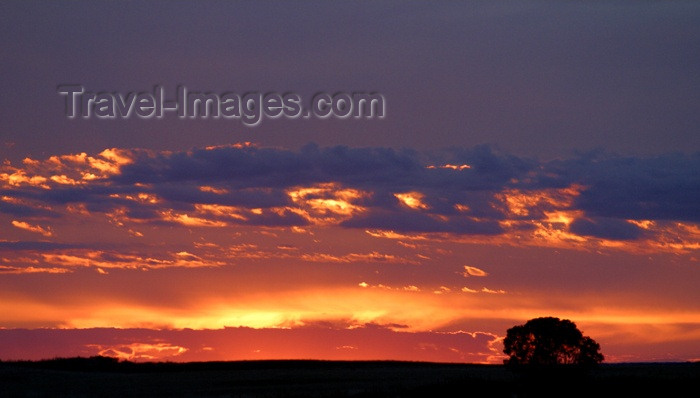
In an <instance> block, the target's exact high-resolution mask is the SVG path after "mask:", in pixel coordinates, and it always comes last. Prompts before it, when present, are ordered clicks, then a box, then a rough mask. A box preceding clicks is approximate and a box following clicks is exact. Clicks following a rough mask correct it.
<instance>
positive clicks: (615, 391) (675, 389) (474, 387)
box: [0, 358, 700, 397]
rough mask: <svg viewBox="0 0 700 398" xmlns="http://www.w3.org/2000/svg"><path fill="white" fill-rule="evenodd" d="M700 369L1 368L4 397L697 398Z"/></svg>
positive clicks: (74, 363) (93, 362) (85, 364)
mask: <svg viewBox="0 0 700 398" xmlns="http://www.w3.org/2000/svg"><path fill="white" fill-rule="evenodd" d="M699 389H700V363H661V364H611V365H602V366H600V367H598V368H597V369H594V370H590V371H587V372H579V371H570V370H558V371H547V372H537V373H532V372H530V373H528V374H524V373H521V372H517V373H516V372H512V371H511V370H509V369H507V368H505V367H503V366H499V365H468V364H436V363H420V362H415V363H412V362H390V361H388V362H384V361H378V362H336V361H332V362H331V361H249V362H247V361H244V362H203V363H185V364H177V363H145V364H135V363H131V362H116V361H115V360H111V359H109V358H90V359H85V358H71V359H58V360H50V361H39V362H0V396H2V397H92V396H101V397H133V396H138V397H151V396H167V397H424V396H425V397H451V396H460V397H542V396H552V397H570V396H577V397H578V396H580V397H586V396H590V397H607V396H615V397H620V396H621V397H639V396H642V397H684V396H688V397H697V396H700V395H698V394H699V392H700V390H699Z"/></svg>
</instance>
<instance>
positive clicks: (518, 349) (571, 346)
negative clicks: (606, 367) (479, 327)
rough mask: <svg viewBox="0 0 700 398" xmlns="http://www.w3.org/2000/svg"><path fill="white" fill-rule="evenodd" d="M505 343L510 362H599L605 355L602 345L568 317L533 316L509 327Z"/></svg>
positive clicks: (540, 363)
mask: <svg viewBox="0 0 700 398" xmlns="http://www.w3.org/2000/svg"><path fill="white" fill-rule="evenodd" d="M503 345H504V349H503V352H504V353H506V354H507V355H508V356H509V358H508V359H506V360H505V361H504V362H505V363H506V364H509V365H545V366H550V365H564V364H572V365H595V364H598V363H600V362H602V361H603V359H604V357H603V354H601V353H600V345H599V344H598V343H596V341H595V340H593V339H592V338H590V337H588V336H584V335H583V333H581V331H580V330H578V328H577V327H576V324H575V323H573V322H571V321H570V320H568V319H564V320H560V319H559V318H553V317H544V318H535V319H531V320H529V321H527V322H526V323H525V324H524V325H518V326H514V327H512V328H510V329H508V331H507V334H506V338H505V340H504V341H503Z"/></svg>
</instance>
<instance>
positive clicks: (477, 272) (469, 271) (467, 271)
mask: <svg viewBox="0 0 700 398" xmlns="http://www.w3.org/2000/svg"><path fill="white" fill-rule="evenodd" d="M462 275H464V277H469V276H487V275H488V272H486V271H484V270H482V269H480V268H477V267H472V266H469V265H465V266H464V272H463V273H462Z"/></svg>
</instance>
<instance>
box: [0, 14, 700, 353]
mask: <svg viewBox="0 0 700 398" xmlns="http://www.w3.org/2000/svg"><path fill="white" fill-rule="evenodd" d="M0 41H1V43H0V48H1V49H2V50H0V51H1V52H2V58H0V70H1V71H2V78H0V89H1V90H2V95H0V161H1V162H2V163H0V360H8V359H39V358H51V357H56V356H77V355H81V356H89V355H98V354H99V355H109V356H115V357H118V358H122V359H129V360H136V361H148V360H168V361H204V360H238V359H287V358H312V359H398V360H412V361H439V362H474V363H501V362H502V360H503V358H504V356H503V354H502V349H503V346H502V339H503V337H504V336H505V332H506V330H507V329H508V328H509V327H512V326H514V325H517V324H522V323H524V322H525V321H527V320H528V319H531V318H535V317H539V316H556V317H560V318H567V319H571V320H572V321H574V322H575V323H576V324H577V326H578V327H579V329H581V330H582V331H583V333H584V334H585V335H588V336H591V337H592V338H594V339H595V340H596V341H597V342H598V343H600V345H601V351H602V353H603V354H604V355H605V356H606V361H608V362H624V361H686V360H700V288H698V286H700V260H699V256H700V206H699V205H698V203H700V134H699V131H698V129H699V128H700V74H699V73H698V71H700V3H696V2H686V1H664V2H660V1H659V2H654V1H648V2H638V1H597V2H579V1H571V2H551V1H527V2H510V1H489V2H484V1H463V2H389V1H382V2H376V3H374V2H373V3H370V2H354V1H349V2H310V1H307V2H286V3H283V2H264V1H263V2H253V1H243V2H214V1H210V2H202V3H195V2H147V3H140V2H104V3H93V2H3V3H2V4H0ZM65 85H78V86H83V87H84V88H85V90H86V91H92V92H110V93H121V94H124V96H127V94H129V93H138V92H153V90H154V86H160V87H163V89H164V90H165V91H166V92H167V93H168V94H167V96H168V97H170V98H175V93H176V92H177V87H178V86H186V87H187V88H188V89H189V90H191V91H198V92H211V93H216V94H223V93H227V92H235V93H238V94H240V95H243V94H245V93H271V92H274V93H280V94H281V93H296V94H298V95H299V96H300V97H302V98H303V99H304V101H302V103H303V105H304V106H306V105H307V103H308V100H309V99H311V98H312V97H313V96H314V95H315V94H316V93H320V92H323V93H329V94H334V93H338V92H344V93H354V92H365V93H369V92H372V93H380V94H381V95H383V97H384V99H385V111H386V112H385V115H384V117H382V118H377V117H375V118H359V119H356V118H353V117H350V118H347V119H341V118H334V117H331V118H327V119H321V118H316V117H310V118H286V117H281V118H278V119H271V118H263V120H262V121H261V122H260V124H259V125H257V126H248V125H246V124H245V123H243V122H242V121H241V120H236V119H224V118H218V119H213V118H202V117H197V118H184V119H182V118H178V117H177V115H175V114H174V113H173V114H167V115H166V116H165V117H163V118H161V119H158V118H150V119H148V118H140V117H135V116H133V115H132V117H128V118H120V117H117V118H114V119H100V118H96V117H91V118H83V117H77V118H73V119H71V118H68V117H67V116H66V101H65V100H66V98H65V97H64V96H62V95H61V94H60V93H59V92H58V91H57V87H59V86H65Z"/></svg>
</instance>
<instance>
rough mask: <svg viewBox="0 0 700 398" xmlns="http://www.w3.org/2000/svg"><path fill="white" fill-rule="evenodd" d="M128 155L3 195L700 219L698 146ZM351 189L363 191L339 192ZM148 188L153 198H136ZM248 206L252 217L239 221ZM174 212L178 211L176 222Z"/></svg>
mask: <svg viewBox="0 0 700 398" xmlns="http://www.w3.org/2000/svg"><path fill="white" fill-rule="evenodd" d="M129 153H130V157H131V158H132V160H133V161H132V162H131V163H128V164H126V165H123V166H122V167H121V173H119V174H115V175H113V176H112V177H111V178H109V179H106V180H95V181H92V182H88V183H87V184H84V185H74V186H69V185H61V184H53V183H52V182H50V181H49V182H48V183H50V184H53V185H52V187H53V188H52V189H49V190H47V189H44V188H41V187H32V186H22V187H17V188H13V189H7V188H6V189H5V190H4V192H5V195H6V196H9V197H15V198H18V199H22V200H24V199H29V200H31V201H34V202H37V203H46V204H49V205H71V204H84V205H85V208H86V209H87V210H89V211H91V212H97V213H109V212H111V211H113V210H114V209H117V208H118V209H122V210H124V211H125V214H126V215H127V216H128V217H130V218H132V219H134V220H140V221H142V222H148V221H149V220H150V221H155V222H158V223H162V222H164V221H167V222H175V221H176V219H173V218H172V217H177V214H185V213H186V214H190V215H192V214H193V213H197V212H204V213H207V212H208V215H206V214H205V215H206V217H210V218H211V217H213V219H218V220H222V221H225V222H226V223H233V224H236V223H239V224H249V225H265V226H293V225H298V226H301V225H307V224H308V223H309V220H308V219H307V218H305V217H304V216H302V215H301V213H300V212H299V211H297V210H291V209H293V208H296V209H304V208H305V207H309V206H311V207H313V203H314V201H316V202H319V201H320V202H325V201H330V202H329V203H332V202H333V201H337V200H342V201H346V200H347V201H349V203H352V204H353V205H355V206H361V207H362V208H364V209H365V210H364V211H363V212H361V213H356V214H352V215H351V216H348V217H346V218H345V219H343V220H338V222H339V223H340V225H342V226H344V227H348V228H374V229H391V230H396V231H404V232H450V233H458V234H486V235H493V234H499V233H502V232H503V227H502V226H501V225H500V224H499V222H500V221H503V220H506V219H515V220H521V221H525V222H527V221H528V220H538V219H546V218H547V216H546V214H547V213H548V212H553V211H566V210H580V211H583V213H584V217H583V218H580V217H579V219H578V220H576V221H575V222H574V223H573V224H572V225H571V226H570V229H571V232H574V233H577V234H581V235H587V236H596V237H601V238H607V239H621V240H626V239H635V238H639V237H641V236H642V234H641V231H640V228H639V227H637V226H635V225H633V224H630V223H628V222H627V221H625V220H628V219H634V220H659V221H662V220H677V221H687V222H696V221H698V220H700V210H698V208H697V203H698V202H700V155H699V154H692V155H686V154H682V153H674V154H667V155H663V156H657V157H647V158H644V157H629V156H627V157H623V156H618V155H614V154H607V153H604V152H592V153H585V154H581V155H578V156H576V157H573V158H571V159H565V160H554V161H549V162H542V161H536V160H533V159H527V158H521V157H517V156H514V155H511V154H506V153H503V152H502V151H497V150H495V149H494V148H491V147H487V146H476V147H473V148H452V149H449V150H445V151H427V152H419V151H416V150H412V149H403V150H396V149H392V148H381V147H380V148H373V147H365V148H351V147H347V146H334V147H319V146H318V145H316V144H309V145H306V146H304V147H303V148H301V149H299V150H290V149H282V148H266V147H256V146H223V147H213V148H201V149H192V150H189V151H182V152H156V151H149V150H131V151H130V152H129ZM64 171H65V170H64ZM567 187H578V188H576V189H577V190H578V191H580V194H579V195H578V196H572V197H571V198H570V199H569V200H568V202H567V201H566V200H563V199H556V200H554V199H553V200H539V201H537V202H532V203H529V204H527V206H528V210H527V211H526V212H511V211H510V210H509V206H511V204H508V203H507V201H506V200H505V199H504V198H506V197H507V196H508V195H520V196H522V197H523V199H527V198H528V197H532V198H536V197H537V195H540V194H539V192H549V191H552V190H555V191H556V190H562V189H565V188H567ZM302 188H304V189H306V188H313V189H316V190H315V191H308V192H307V193H305V194H303V196H302V197H298V198H296V199H295V198H294V197H293V195H290V192H294V191H296V190H298V189H302ZM343 189H349V190H354V191H356V192H358V195H359V196H354V197H353V198H350V199H348V198H345V199H342V198H338V197H336V196H334V195H339V194H340V193H339V192H340V191H339V190H343ZM405 194H409V195H415V196H416V198H417V200H419V201H420V203H418V204H416V205H415V206H414V207H412V206H409V205H407V204H406V203H403V202H402V200H401V199H400V195H405ZM139 195H146V197H145V199H143V200H139V199H136V198H138V197H139ZM353 195H354V194H353ZM533 195H534V196H533ZM148 198H157V200H156V201H151V200H150V199H149V200H147V199H148ZM523 199H517V200H523ZM533 200H534V199H533ZM572 201H573V202H572ZM207 206H210V207H207ZM261 209H262V210H261ZM238 211H243V212H247V213H246V214H245V216H244V217H241V216H240V215H239V214H237V213H236V212H238ZM303 211H312V212H313V211H322V210H318V209H315V210H314V209H312V208H306V209H305V210H303ZM0 212H3V213H5V214H10V215H14V216H18V215H22V214H24V215H27V216H33V217H39V216H41V215H47V214H53V213H52V211H50V210H46V209H42V208H40V207H37V208H36V209H35V208H33V207H31V206H29V205H25V204H22V205H18V204H15V202H12V201H9V202H7V201H6V202H0ZM164 212H166V213H167V212H175V213H173V214H172V217H171V218H170V219H169V221H168V219H167V218H163V213H164ZM321 216H323V215H321ZM325 216H327V215H325ZM325 216H324V217H325ZM197 217H202V214H199V215H198V216H197Z"/></svg>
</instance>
